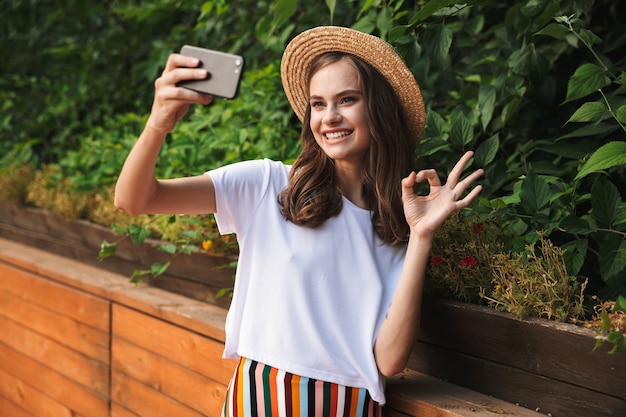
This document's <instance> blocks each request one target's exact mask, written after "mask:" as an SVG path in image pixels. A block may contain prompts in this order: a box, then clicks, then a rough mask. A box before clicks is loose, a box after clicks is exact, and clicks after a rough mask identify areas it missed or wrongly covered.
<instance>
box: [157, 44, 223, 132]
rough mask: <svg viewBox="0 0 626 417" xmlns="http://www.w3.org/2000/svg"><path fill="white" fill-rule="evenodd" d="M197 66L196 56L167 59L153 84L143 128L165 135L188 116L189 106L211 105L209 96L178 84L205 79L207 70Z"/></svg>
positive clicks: (174, 55) (211, 98)
mask: <svg viewBox="0 0 626 417" xmlns="http://www.w3.org/2000/svg"><path fill="white" fill-rule="evenodd" d="M199 65H200V60H199V59H198V58H195V57H190V56H184V55H180V54H171V55H170V56H169V58H168V60H167V63H166V64H165V69H164V70H163V72H162V74H161V76H160V77H159V78H157V80H156V81H155V83H154V86H155V94H154V101H153V103H152V111H151V113H150V117H149V118H148V122H147V124H146V128H149V129H152V130H154V131H156V132H158V133H160V134H162V135H166V134H167V133H169V132H171V131H172V130H173V129H174V127H175V126H176V123H177V122H178V121H179V120H180V119H181V118H182V117H183V116H184V115H185V114H186V113H187V110H188V109H189V105H190V104H192V103H198V104H203V105H207V104H209V103H211V101H212V100H213V97H212V96H210V95H208V94H202V93H199V92H196V91H193V90H190V89H188V88H184V87H181V86H179V83H180V82H181V81H187V80H204V79H206V78H207V77H208V75H209V74H208V72H207V70H206V69H202V68H198V66H199Z"/></svg>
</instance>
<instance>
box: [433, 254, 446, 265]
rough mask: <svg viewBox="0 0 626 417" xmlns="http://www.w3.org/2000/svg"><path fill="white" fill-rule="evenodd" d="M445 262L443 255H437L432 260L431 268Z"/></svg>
mask: <svg viewBox="0 0 626 417" xmlns="http://www.w3.org/2000/svg"><path fill="white" fill-rule="evenodd" d="M443 261H444V259H443V255H435V256H433V257H432V258H430V266H435V265H439V264H442V263H443Z"/></svg>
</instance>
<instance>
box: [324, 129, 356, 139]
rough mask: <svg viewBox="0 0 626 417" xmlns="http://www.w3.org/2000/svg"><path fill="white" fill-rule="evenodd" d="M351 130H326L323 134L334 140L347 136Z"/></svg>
mask: <svg viewBox="0 0 626 417" xmlns="http://www.w3.org/2000/svg"><path fill="white" fill-rule="evenodd" d="M352 132H353V131H352V130H341V131H338V132H327V133H325V134H324V136H326V139H328V140H336V139H341V138H343V137H346V136H349V135H351V134H352Z"/></svg>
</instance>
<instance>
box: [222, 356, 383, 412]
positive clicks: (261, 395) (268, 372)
mask: <svg viewBox="0 0 626 417" xmlns="http://www.w3.org/2000/svg"><path fill="white" fill-rule="evenodd" d="M382 416H384V413H383V408H382V406H381V405H380V404H378V403H377V402H376V401H374V400H372V398H371V397H370V396H369V393H368V392H367V390H366V389H365V388H351V387H346V386H343V385H338V384H334V383H330V382H325V381H320V380H316V379H312V378H306V377H301V376H299V375H294V374H290V373H288V372H284V371H280V370H278V369H276V368H272V367H271V366H268V365H264V364H262V363H259V362H256V361H253V360H250V359H246V358H241V361H240V362H239V365H237V368H236V369H235V374H234V375H233V379H232V380H231V382H230V385H229V387H228V392H227V393H226V401H225V402H224V407H223V409H222V417H382Z"/></svg>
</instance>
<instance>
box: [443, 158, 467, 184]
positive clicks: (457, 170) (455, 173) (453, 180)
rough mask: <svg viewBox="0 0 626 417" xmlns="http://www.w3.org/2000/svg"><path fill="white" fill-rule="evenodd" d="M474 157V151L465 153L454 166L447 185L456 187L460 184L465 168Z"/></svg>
mask: <svg viewBox="0 0 626 417" xmlns="http://www.w3.org/2000/svg"><path fill="white" fill-rule="evenodd" d="M473 156H474V152H472V151H467V152H465V154H463V156H462V157H461V158H460V159H459V161H458V162H457V163H456V165H454V168H452V171H450V175H448V180H447V181H446V184H448V185H449V186H450V187H454V186H455V185H456V184H457V182H459V179H460V178H461V174H462V173H463V170H464V169H465V166H466V165H467V163H468V162H469V161H470V159H472V157H473Z"/></svg>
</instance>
